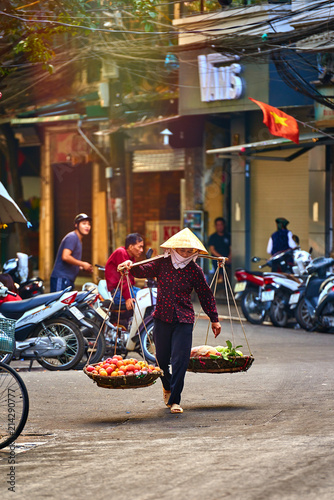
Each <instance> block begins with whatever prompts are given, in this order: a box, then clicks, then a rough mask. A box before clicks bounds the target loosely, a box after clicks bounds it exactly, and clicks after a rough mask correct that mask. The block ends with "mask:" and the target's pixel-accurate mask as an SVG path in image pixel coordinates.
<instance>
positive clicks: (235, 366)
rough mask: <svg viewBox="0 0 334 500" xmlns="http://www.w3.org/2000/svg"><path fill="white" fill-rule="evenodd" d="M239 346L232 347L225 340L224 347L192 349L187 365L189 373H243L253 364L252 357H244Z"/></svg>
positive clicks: (230, 343)
mask: <svg viewBox="0 0 334 500" xmlns="http://www.w3.org/2000/svg"><path fill="white" fill-rule="evenodd" d="M240 347H242V346H241V345H239V346H236V347H233V346H232V342H231V341H229V340H227V341H226V346H225V347H224V346H217V347H211V346H208V345H202V346H197V347H193V348H192V350H191V353H190V359H189V364H188V371H189V372H199V373H236V372H245V371H247V370H248V369H249V368H250V367H251V366H252V364H253V361H254V358H253V356H251V355H250V356H244V354H243V353H242V352H241V351H240V350H239V348H240Z"/></svg>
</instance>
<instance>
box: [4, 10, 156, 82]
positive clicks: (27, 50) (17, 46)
mask: <svg viewBox="0 0 334 500" xmlns="http://www.w3.org/2000/svg"><path fill="white" fill-rule="evenodd" d="M157 3H158V1H157V0H125V1H120V0H118V1H117V0H116V1H111V0H97V1H90V2H87V0H50V1H48V0H47V1H45V0H43V1H41V0H37V1H32V2H28V3H27V4H26V5H25V4H24V2H22V0H2V2H1V7H0V56H1V63H0V76H5V75H7V74H8V73H9V72H11V71H13V70H15V68H16V67H17V66H18V65H19V64H20V63H22V62H23V61H29V62H30V63H41V64H42V65H43V67H44V68H45V69H48V70H49V71H50V72H52V65H51V64H50V63H51V61H52V58H53V57H54V55H55V53H54V48H53V40H54V38H55V36H56V35H58V34H60V33H68V35H69V36H75V35H77V34H78V33H82V32H85V31H86V32H87V33H90V32H94V31H96V30H102V31H103V20H105V16H106V15H109V16H110V15H111V16H112V15H113V14H114V13H115V12H117V10H125V11H128V12H131V13H132V17H131V23H132V29H138V30H143V31H146V32H148V31H154V29H155V27H154V24H153V22H154V20H155V19H156V17H157ZM113 29H114V30H115V31H116V32H117V31H119V28H117V27H114V28H113Z"/></svg>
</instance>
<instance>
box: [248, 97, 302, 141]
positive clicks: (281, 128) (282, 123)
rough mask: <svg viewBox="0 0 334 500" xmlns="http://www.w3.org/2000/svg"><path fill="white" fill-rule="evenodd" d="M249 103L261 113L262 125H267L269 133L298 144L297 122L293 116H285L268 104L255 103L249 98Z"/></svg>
mask: <svg viewBox="0 0 334 500" xmlns="http://www.w3.org/2000/svg"><path fill="white" fill-rule="evenodd" d="M248 99H250V100H251V101H253V102H255V104H257V105H258V106H260V108H261V109H262V111H263V123H264V124H265V125H267V127H268V129H269V132H270V133H272V134H273V135H278V136H279V137H286V139H290V140H291V141H293V142H296V143H297V144H299V128H298V123H297V121H296V120H295V119H294V118H293V116H290V115H287V114H286V113H284V112H283V111H280V110H279V109H277V108H274V107H273V106H269V104H265V103H264V102H260V101H256V100H255V99H252V98H251V97H249V98H248Z"/></svg>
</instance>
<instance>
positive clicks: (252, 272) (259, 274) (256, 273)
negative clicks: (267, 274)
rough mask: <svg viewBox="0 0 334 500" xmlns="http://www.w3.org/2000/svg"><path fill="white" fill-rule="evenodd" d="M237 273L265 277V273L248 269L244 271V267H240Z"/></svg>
mask: <svg viewBox="0 0 334 500" xmlns="http://www.w3.org/2000/svg"><path fill="white" fill-rule="evenodd" d="M237 271H244V272H245V273H248V274H254V275H255V276H262V275H263V271H249V270H248V269H244V268H243V267H238V268H237V269H236V270H235V272H237Z"/></svg>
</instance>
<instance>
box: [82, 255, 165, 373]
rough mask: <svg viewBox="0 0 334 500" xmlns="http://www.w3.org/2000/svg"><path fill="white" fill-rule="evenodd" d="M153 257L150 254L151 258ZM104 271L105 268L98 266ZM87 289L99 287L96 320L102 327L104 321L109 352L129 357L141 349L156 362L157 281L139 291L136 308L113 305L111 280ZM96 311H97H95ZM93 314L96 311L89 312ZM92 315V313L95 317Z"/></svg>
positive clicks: (142, 353)
mask: <svg viewBox="0 0 334 500" xmlns="http://www.w3.org/2000/svg"><path fill="white" fill-rule="evenodd" d="M148 258H149V257H148ZM96 267H97V268H98V269H99V270H100V271H104V267H102V266H98V265H96ZM83 290H95V292H96V293H97V294H98V296H99V298H98V300H97V301H96V302H95V313H97V314H98V316H96V315H95V317H94V321H96V322H97V323H98V324H99V325H100V327H101V325H102V324H103V323H104V327H103V333H104V336H105V339H106V355H110V354H114V353H115V350H116V353H117V354H120V355H122V356H127V355H128V353H129V352H137V353H138V354H140V355H141V356H143V357H144V358H145V359H146V360H147V361H149V362H151V363H154V362H155V355H154V352H155V349H154V343H153V326H154V324H153V316H152V313H153V311H154V309H155V305H156V297H157V288H156V283H155V281H154V280H147V287H145V288H142V289H140V290H139V291H138V292H137V296H136V303H135V307H134V309H133V311H126V310H125V309H121V317H120V318H119V317H118V316H119V306H118V305H115V304H113V303H112V302H111V301H112V295H111V293H110V292H109V291H108V289H107V282H106V280H104V279H101V280H100V281H99V283H98V285H96V284H95V283H85V285H83ZM95 313H94V314H95ZM87 314H88V315H90V316H91V315H92V311H89V310H88V311H87ZM91 317H92V316H91Z"/></svg>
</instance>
